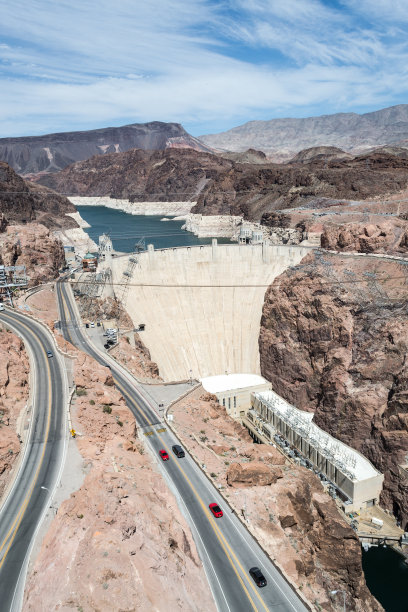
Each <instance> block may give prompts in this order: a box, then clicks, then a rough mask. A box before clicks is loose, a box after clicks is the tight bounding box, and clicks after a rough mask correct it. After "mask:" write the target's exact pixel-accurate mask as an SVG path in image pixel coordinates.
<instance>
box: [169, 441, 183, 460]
mask: <svg viewBox="0 0 408 612" xmlns="http://www.w3.org/2000/svg"><path fill="white" fill-rule="evenodd" d="M171 450H172V451H173V453H174V454H175V455H177V457H179V458H180V457H185V452H184V451H183V449H182V448H181V446H180V444H175V445H174V446H172V447H171Z"/></svg>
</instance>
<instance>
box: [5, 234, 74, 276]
mask: <svg viewBox="0 0 408 612" xmlns="http://www.w3.org/2000/svg"><path fill="white" fill-rule="evenodd" d="M0 264H3V265H5V266H25V268H26V274H27V276H29V286H30V287H33V286H34V285H38V284H40V283H43V282H47V281H49V280H53V279H54V278H57V276H58V271H59V269H60V268H61V267H62V266H63V265H64V264H65V255H64V248H63V246H62V243H61V242H60V240H58V239H57V238H55V237H54V236H53V234H52V232H51V231H50V230H49V229H47V228H46V227H44V226H43V225H41V224H39V223H29V224H27V225H9V226H8V227H7V228H6V231H5V232H3V233H2V234H0Z"/></svg>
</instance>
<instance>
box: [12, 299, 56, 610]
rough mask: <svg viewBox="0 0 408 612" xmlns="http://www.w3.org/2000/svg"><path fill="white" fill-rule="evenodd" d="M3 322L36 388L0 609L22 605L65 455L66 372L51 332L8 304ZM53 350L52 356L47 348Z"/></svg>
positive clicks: (16, 484)
mask: <svg viewBox="0 0 408 612" xmlns="http://www.w3.org/2000/svg"><path fill="white" fill-rule="evenodd" d="M0 321H1V322H2V323H4V324H5V325H6V326H7V327H8V328H9V329H11V330H12V331H16V332H18V333H19V335H20V336H21V337H22V338H23V340H24V344H25V346H26V348H27V349H28V351H29V353H30V354H31V357H32V359H31V360H30V367H32V368H33V369H34V376H32V378H31V380H34V389H33V390H32V408H31V412H30V425H29V433H28V438H27V442H26V445H25V449H24V455H23V458H22V462H21V465H20V468H19V470H18V474H17V477H16V479H15V481H14V484H13V486H12V488H11V490H10V491H9V494H8V496H7V498H6V500H5V502H4V504H3V506H2V508H1V510H0V602H1V603H0V608H1V610H2V611H3V610H4V611H11V610H17V609H19V606H20V604H21V597H22V592H23V588H24V582H25V573H26V564H27V562H28V557H29V554H28V553H29V550H30V547H31V544H32V542H33V538H34V536H35V532H36V529H37V527H38V524H39V522H40V520H41V517H42V515H43V513H44V512H45V510H46V508H47V507H48V506H49V503H50V497H51V492H52V490H53V488H54V487H55V485H56V482H57V478H58V473H59V470H60V467H61V463H62V459H63V454H64V441H65V431H66V430H65V429H64V428H65V419H66V417H65V385H64V371H63V369H62V367H61V365H60V362H59V359H58V358H57V356H56V355H55V353H54V343H53V342H52V336H51V334H50V333H47V332H46V331H45V330H44V328H43V327H42V326H41V325H39V324H38V323H36V322H35V321H33V320H32V319H30V318H29V317H26V316H24V315H22V314H19V313H18V312H14V311H13V310H11V309H6V310H5V311H2V312H0ZM47 350H51V351H52V352H53V354H54V356H53V357H52V358H47V355H46V351H47Z"/></svg>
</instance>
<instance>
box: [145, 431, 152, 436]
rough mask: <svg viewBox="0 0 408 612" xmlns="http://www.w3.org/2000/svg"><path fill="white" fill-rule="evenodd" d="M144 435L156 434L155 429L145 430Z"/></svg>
mask: <svg viewBox="0 0 408 612" xmlns="http://www.w3.org/2000/svg"><path fill="white" fill-rule="evenodd" d="M144 435H145V436H154V431H145V432H144Z"/></svg>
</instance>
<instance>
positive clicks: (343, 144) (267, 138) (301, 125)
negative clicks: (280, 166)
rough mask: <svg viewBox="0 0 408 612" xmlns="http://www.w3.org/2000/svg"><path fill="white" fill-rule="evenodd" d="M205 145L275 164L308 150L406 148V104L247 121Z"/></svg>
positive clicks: (203, 138)
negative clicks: (250, 153) (260, 155)
mask: <svg viewBox="0 0 408 612" xmlns="http://www.w3.org/2000/svg"><path fill="white" fill-rule="evenodd" d="M199 139H200V140H201V141H202V142H203V143H204V144H206V145H208V146H210V147H213V148H215V149H221V150H225V151H237V152H238V151H246V150H247V149H249V148H253V149H259V150H261V151H264V153H266V154H267V155H269V156H270V157H271V159H274V160H276V161H283V160H286V159H289V158H290V157H293V155H295V154H296V153H298V152H299V151H301V150H303V149H308V148H310V147H316V146H318V147H321V146H334V147H339V148H341V149H343V151H347V152H353V153H361V152H363V151H366V150H368V149H370V148H373V147H378V146H382V145H390V144H400V145H402V146H406V147H407V146H408V104H400V105H398V106H391V107H389V108H384V109H382V110H379V111H374V112H371V113H365V114H363V115H359V114H357V113H336V114H334V115H322V116H320V117H307V118H303V119H290V118H287V119H271V120H270V121H249V122H248V123H245V124H244V125H241V126H238V127H235V128H232V129H231V130H228V131H226V132H221V133H220V134H206V135H203V136H199Z"/></svg>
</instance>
